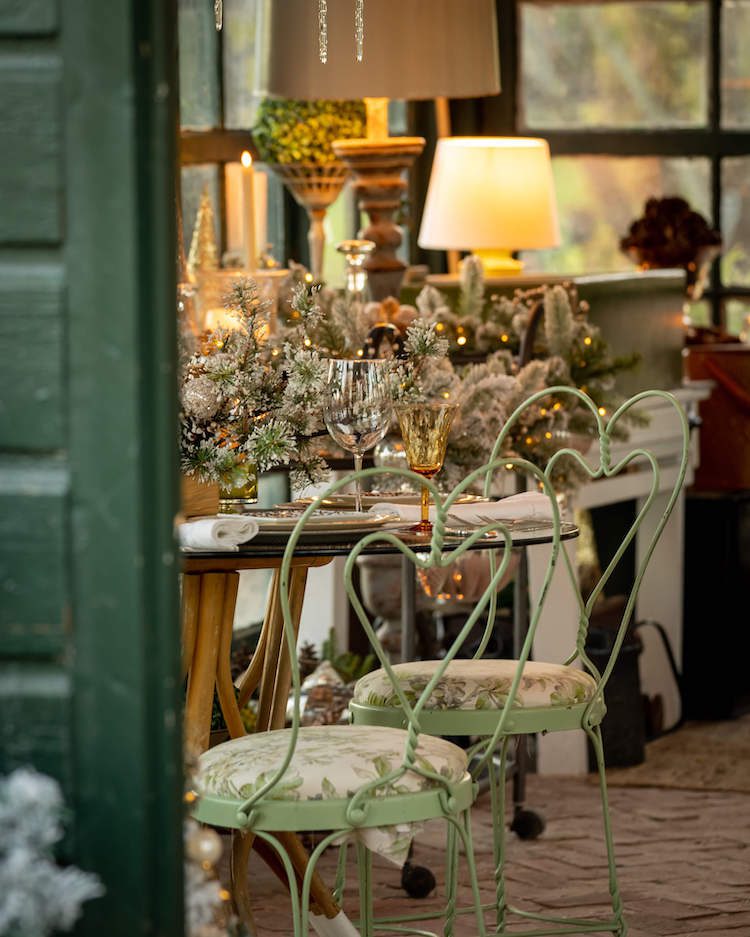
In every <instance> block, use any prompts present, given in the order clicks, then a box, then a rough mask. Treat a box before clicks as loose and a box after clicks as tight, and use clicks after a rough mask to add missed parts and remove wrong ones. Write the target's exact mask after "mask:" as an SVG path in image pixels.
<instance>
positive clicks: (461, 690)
mask: <svg viewBox="0 0 750 937" xmlns="http://www.w3.org/2000/svg"><path fill="white" fill-rule="evenodd" d="M550 395H552V396H554V397H555V398H557V399H560V398H562V397H564V396H565V395H569V396H572V397H575V398H578V401H579V402H580V403H581V404H582V405H583V406H585V407H587V408H588V409H589V410H590V412H591V415H592V419H593V421H595V425H596V429H597V433H598V439H599V452H598V458H596V457H595V455H594V454H593V453H592V452H588V453H587V454H586V456H585V457H584V456H583V455H582V454H581V453H580V452H578V451H576V450H575V449H572V448H565V449H561V450H559V451H557V452H556V453H555V454H554V455H553V456H552V457H551V458H550V460H549V462H548V464H547V466H546V468H545V470H544V471H541V470H540V469H538V468H536V467H535V466H533V465H531V464H530V463H528V462H524V461H523V460H521V459H516V458H508V459H502V460H500V459H499V458H498V457H499V456H500V454H501V453H502V452H503V450H504V448H505V440H506V438H507V436H508V433H509V431H510V429H511V427H512V426H513V424H514V423H515V421H517V420H519V419H520V418H522V417H523V414H524V411H525V410H526V409H527V408H528V407H530V406H533V405H534V404H536V403H537V402H538V401H541V400H543V399H545V398H548V397H549V396H550ZM653 398H661V400H662V401H666V402H667V403H668V404H670V405H672V406H673V407H674V409H675V411H676V414H677V418H678V420H679V422H680V425H681V430H682V437H683V448H682V456H681V459H680V461H679V464H678V465H677V466H676V467H673V468H672V469H671V470H672V471H674V472H675V478H674V485H673V487H672V488H671V494H670V497H669V500H668V503H667V506H666V510H665V511H664V513H663V515H662V516H661V518H660V519H659V521H658V524H656V526H655V531H654V534H653V536H652V538H651V540H650V542H649V543H648V545H647V547H646V549H645V550H643V552H642V553H641V557H642V558H641V560H640V562H639V564H638V568H637V569H636V575H635V582H634V585H633V588H632V591H631V593H630V595H629V596H628V600H627V603H626V606H625V608H624V612H623V615H622V619H621V621H620V623H619V626H618V629H617V631H616V634H615V638H614V643H613V648H612V653H611V656H610V658H609V660H608V662H607V665H606V667H604V669H603V670H602V671H601V672H599V671H598V670H597V668H596V667H595V666H594V664H593V663H592V662H591V660H590V659H589V657H588V656H587V654H586V650H585V644H586V637H587V632H588V626H589V618H590V616H591V613H592V610H593V608H594V605H595V603H596V601H597V599H598V597H599V596H600V595H601V594H602V590H603V589H604V587H605V586H606V584H607V581H608V580H609V578H610V576H611V575H612V573H613V571H614V570H615V568H616V566H617V564H618V563H619V561H620V559H621V558H622V556H623V554H624V553H625V551H626V550H627V548H628V546H629V545H630V544H631V543H632V541H633V539H634V538H635V536H636V533H637V531H638V529H639V527H640V526H641V524H642V522H643V520H644V518H645V517H646V516H647V515H648V514H649V512H650V511H651V509H652V506H653V505H654V502H655V500H656V497H657V494H658V493H659V491H660V467H659V464H658V462H657V460H656V458H655V457H654V455H653V454H652V453H650V452H648V451H646V450H644V449H642V448H634V449H632V450H631V451H629V452H628V453H627V454H626V455H625V456H624V457H622V458H620V459H619V460H618V461H617V462H616V463H614V464H613V461H612V454H611V443H612V438H613V433H615V432H616V430H617V427H618V424H620V425H621V420H622V418H623V416H624V414H626V413H627V412H628V411H629V410H630V409H631V408H632V407H635V406H637V405H638V404H639V403H642V402H643V401H646V400H648V399H653ZM688 432H689V431H688V423H687V420H686V418H685V414H684V413H683V411H682V408H681V407H680V405H679V404H678V402H677V401H676V400H675V398H674V397H672V396H671V395H670V394H667V393H664V392H661V391H649V392H644V393H642V394H639V395H637V396H636V397H633V398H632V399H631V400H629V401H627V402H626V403H624V404H623V405H622V406H621V407H620V408H619V409H618V410H617V411H616V412H615V413H614V414H613V415H612V417H611V419H609V421H608V422H607V423H606V424H605V422H604V420H603V418H602V416H601V415H600V414H599V412H598V410H597V407H596V406H595V405H594V403H593V402H592V401H591V400H590V399H589V398H588V397H587V396H586V395H585V394H583V393H582V392H581V391H578V390H576V389H573V388H568V387H557V388H550V389H548V390H545V391H541V392H539V393H537V394H534V395H533V396H532V397H530V398H529V399H528V400H527V401H526V402H525V403H524V404H522V405H521V406H519V407H518V409H517V410H516V411H515V412H514V413H513V414H512V415H511V416H510V418H509V420H508V421H507V423H506V425H505V426H504V428H503V430H502V432H501V433H500V435H499V437H498V439H497V442H496V444H495V447H494V450H493V454H492V455H493V458H492V461H491V462H490V464H489V465H488V466H486V467H485V468H484V469H480V470H479V472H477V473H474V475H473V476H471V477H470V478H468V479H466V480H465V481H464V482H462V484H461V485H460V486H459V488H458V489H456V490H455V491H454V492H453V493H452V494H451V496H450V497H449V498H448V499H447V501H446V502H445V503H444V504H442V505H439V506H438V511H437V522H436V527H437V526H438V525H441V524H443V523H445V517H446V515H447V514H448V513H449V512H450V508H451V504H452V503H453V500H454V499H455V498H456V497H457V496H458V495H459V494H460V491H461V490H463V489H465V488H466V487H468V486H469V485H471V484H472V483H473V482H474V481H475V480H476V476H477V475H478V474H482V473H484V475H485V492H486V493H489V491H490V490H491V485H492V474H493V473H494V471H495V470H496V469H497V466H498V464H499V463H502V464H504V465H512V466H513V467H514V468H515V469H516V470H518V471H519V472H520V471H522V472H524V473H525V474H526V475H527V476H528V477H530V478H531V479H532V480H534V481H535V482H536V483H537V484H538V485H539V487H540V488H541V489H542V490H543V491H544V492H546V494H547V495H548V497H549V499H550V506H551V512H552V519H553V520H552V526H553V544H552V549H551V553H550V558H549V562H548V566H547V569H546V574H545V578H544V581H543V587H542V589H541V593H540V595H539V597H538V599H537V600H536V602H535V603H534V607H533V608H532V609H531V613H530V616H529V627H528V631H527V634H526V637H525V640H524V642H523V646H522V648H521V650H520V654H519V658H518V660H515V661H509V660H483V659H482V654H483V653H484V648H485V647H486V646H487V643H488V641H489V639H490V636H491V633H492V629H493V626H494V620H495V605H496V598H495V595H494V594H492V595H491V596H490V597H489V603H486V602H485V603H484V604H488V605H489V614H488V620H487V625H486V628H485V631H484V634H483V639H482V641H481V643H480V646H479V649H478V650H477V651H476V653H475V654H474V656H473V659H469V660H456V661H452V662H451V664H450V666H449V667H448V668H447V669H446V667H445V661H418V662H414V663H401V664H397V665H394V666H391V665H390V664H386V665H385V666H384V667H383V668H382V669H381V670H379V671H376V672H374V673H371V674H368V675H367V676H365V677H363V678H362V679H361V680H359V681H358V683H357V686H356V688H355V693H354V700H353V701H352V703H351V705H350V712H351V714H352V719H353V721H354V723H355V724H356V725H368V726H375V725H382V726H398V725H401V724H402V712H403V713H406V712H408V711H409V710H408V708H407V706H408V701H410V700H412V699H414V698H415V697H417V696H418V698H419V701H420V703H419V707H418V710H417V709H416V708H414V709H413V710H411V713H410V716H411V718H412V719H413V718H414V717H415V716H416V718H417V721H418V725H419V728H420V729H421V730H422V731H423V732H430V733H434V734H435V735H450V736H457V735H459V736H460V735H465V736H471V737H478V738H480V741H479V742H478V743H477V744H476V745H475V747H474V748H473V752H474V754H475V755H479V758H478V760H477V762H476V763H475V764H476V767H475V775H476V773H477V772H478V771H481V770H484V769H485V768H486V769H487V771H488V772H489V775H490V791H491V809H492V813H493V828H494V829H493V832H494V862H495V869H496V881H495V888H496V900H495V902H494V903H493V905H491V906H490V907H493V906H494V909H495V916H496V921H495V927H496V933H498V934H506V933H513V931H512V930H509V929H508V926H509V916H510V915H511V914H517V915H520V916H521V919H525V920H526V922H527V924H528V921H529V919H532V920H537V921H538V922H539V923H538V927H539V929H536V930H533V931H532V930H529V931H524V932H523V933H524V935H527V934H535V935H536V934H538V935H541V934H566V933H568V934H572V933H575V934H580V933H586V932H590V931H599V932H601V931H610V932H611V933H613V934H615V935H618V937H623V935H624V934H626V932H627V928H626V923H625V919H624V916H623V909H622V904H621V900H620V893H619V888H618V884H617V870H616V866H615V857H614V851H613V842H612V830H611V824H610V818H609V809H608V803H607V786H606V777H605V768H604V754H603V749H602V736H601V731H600V724H601V722H602V719H603V718H604V715H605V713H606V707H605V702H604V696H605V688H606V685H607V681H608V680H609V678H610V675H611V674H612V669H613V667H614V666H615V662H616V660H617V655H618V653H619V651H620V647H621V645H622V643H623V640H624V638H625V634H626V629H627V627H628V624H629V623H630V621H631V619H632V617H633V611H634V608H635V602H636V598H637V594H638V590H639V587H640V584H641V581H642V579H643V575H644V573H645V570H646V566H647V564H648V561H649V559H650V557H651V555H652V553H653V551H654V548H655V546H656V543H657V540H658V538H659V536H660V535H661V532H662V530H663V528H664V525H665V524H666V522H667V519H668V517H669V515H670V513H671V510H672V508H673V506H674V504H675V501H676V500H677V497H678V495H679V493H680V489H681V487H682V485H683V481H684V478H685V472H686V469H687V463H688ZM562 459H572V460H573V461H574V462H575V463H576V464H577V465H578V466H579V467H580V468H581V470H583V471H584V472H585V473H586V475H588V476H589V477H590V478H591V479H600V478H610V477H612V476H615V475H617V474H618V473H619V472H621V471H623V470H625V469H627V468H629V467H632V466H633V464H634V463H637V464H638V466H639V468H640V469H641V470H645V471H649V470H650V472H651V487H650V491H649V494H648V496H647V497H646V498H645V500H644V502H643V506H642V508H641V509H640V510H639V511H638V512H637V516H636V518H635V521H634V523H633V524H632V526H631V527H630V529H629V530H628V531H627V534H626V536H625V537H624V539H623V541H622V543H621V545H620V547H619V549H618V550H617V552H616V554H615V555H614V557H613V559H612V561H611V563H610V564H609V566H608V567H607V568H606V570H605V571H604V572H603V574H602V576H601V579H600V581H599V582H598V583H597V584H596V587H595V588H594V590H593V592H592V593H591V594H590V597H589V598H588V599H587V600H586V601H584V600H583V597H582V596H581V591H580V588H579V585H578V580H577V575H576V571H575V568H574V564H573V562H572V561H571V559H570V557H569V555H568V552H567V551H566V550H564V549H561V543H560V537H561V523H560V514H559V507H558V502H557V499H556V497H555V492H554V490H553V486H552V484H551V482H550V478H551V477H552V475H553V473H554V471H555V468H556V467H558V466H559V463H560V460H562ZM492 529H497V530H498V531H499V532H500V533H503V534H504V535H505V536H507V534H508V531H507V528H506V527H505V526H504V525H503V524H501V523H497V522H495V523H494V524H489V525H487V526H486V527H484V528H482V530H492ZM560 555H562V558H563V563H562V564H561V565H563V566H564V568H565V569H566V570H567V574H568V576H569V578H570V580H571V583H572V586H573V589H574V593H575V596H576V601H577V605H578V629H577V636H576V639H575V646H574V648H573V649H572V650H571V653H570V656H569V657H568V658H567V659H566V660H565V661H563V662H562V663H561V664H560V663H547V662H540V661H531V660H530V655H531V650H532V647H533V642H534V638H535V634H536V631H537V626H538V624H539V619H540V615H541V612H542V607H543V602H544V598H545V595H546V593H547V591H548V588H549V585H550V581H551V578H552V575H553V573H554V571H555V567H556V566H557V564H558V559H559V557H560ZM490 563H491V569H493V570H494V566H495V561H494V560H493V559H492V558H491V559H490ZM485 598H486V597H485ZM478 609H479V606H478V608H477V609H475V610H474V613H473V614H472V615H471V617H470V618H469V621H468V622H467V625H468V624H474V623H475V622H476V621H477V620H478V618H479V615H478V614H477V612H478ZM361 618H362V616H361V615H360V619H361ZM464 630H466V629H464ZM394 684H395V685H396V686H398V691H394V690H392V689H391V687H392V686H393V685H394ZM569 729H583V730H584V732H585V733H586V735H587V736H588V738H589V739H590V740H591V744H592V746H593V750H594V753H595V756H596V763H597V768H598V772H599V788H600V793H601V800H602V809H603V814H604V836H605V839H606V848H607V856H608V869H609V891H610V895H611V902H612V916H611V917H610V918H609V919H607V920H602V921H592V920H590V919H589V920H573V919H570V918H564V917H550V916H544V915H542V914H535V913H531V912H527V911H522V910H520V909H518V908H514V907H511V906H510V905H509V904H508V903H507V900H506V893H505V878H504V862H505V769H506V764H507V762H506V757H507V751H508V745H509V742H510V740H511V738H513V737H514V736H523V735H528V734H532V733H541V732H556V731H563V730H569ZM498 756H499V757H498Z"/></svg>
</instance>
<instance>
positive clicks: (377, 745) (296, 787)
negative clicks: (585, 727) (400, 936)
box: [197, 726, 467, 864]
mask: <svg viewBox="0 0 750 937" xmlns="http://www.w3.org/2000/svg"><path fill="white" fill-rule="evenodd" d="M290 732H291V730H290V729H278V730H276V731H273V732H258V733H256V734H254V735H246V736H244V737H243V738H239V739H232V740H231V741H229V742H223V743H222V744H221V745H217V746H216V747H215V748H212V749H210V750H209V751H207V752H204V753H203V754H202V755H201V757H200V760H199V763H198V776H197V789H198V791H199V793H200V794H202V795H204V796H214V797H227V798H237V799H238V800H246V799H247V798H248V797H250V796H251V795H252V794H253V793H254V792H255V791H257V790H258V788H260V787H261V786H262V785H263V784H265V783H266V782H267V781H268V779H269V778H270V777H272V775H273V774H274V772H275V771H276V769H277V768H278V766H279V765H280V764H281V762H282V760H283V758H284V756H285V754H286V752H287V749H288V747H289V741H290ZM406 738H407V733H406V732H405V731H404V730H403V729H389V728H385V727H381V726H368V727H365V726H362V727H358V726H306V727H304V728H302V729H300V730H299V735H298V736H297V745H296V747H295V750H294V754H293V756H292V760H291V762H290V763H289V766H288V767H287V769H286V772H285V773H284V775H283V777H282V778H281V779H280V781H279V782H278V784H277V785H276V786H275V787H274V788H272V789H271V790H270V791H269V792H268V794H267V795H266V796H267V797H269V798H273V799H274V800H290V801H299V800H332V799H344V798H347V797H350V796H351V795H352V794H354V793H355V792H356V791H357V790H358V789H359V788H361V787H363V786H364V785H365V784H368V783H369V782H370V781H374V780H376V779H377V778H381V777H383V776H384V775H386V774H388V773H390V772H391V771H393V770H394V769H396V768H398V767H399V765H400V764H401V762H402V760H403V757H404V750H405V746H406ZM416 763H417V765H418V766H419V767H422V768H424V769H426V770H428V771H432V772H434V773H435V774H438V775H440V776H441V777H444V778H446V780H448V781H454V782H457V781H460V780H461V779H462V778H464V776H465V775H466V771H467V759H466V753H465V752H464V751H463V749H461V748H459V747H458V746H457V745H453V744H452V743H451V742H446V741H444V740H443V739H440V738H435V737H433V736H429V735H421V736H420V737H419V745H418V747H417V757H416ZM438 783H439V782H436V781H433V780H432V779H431V778H425V777H423V776H422V775H421V774H418V773H417V772H415V771H407V772H406V774H404V775H403V776H402V777H400V778H399V779H398V780H397V781H396V782H395V783H390V784H388V785H384V786H383V787H381V788H378V789H377V791H376V792H375V793H374V794H373V796H377V797H389V796H393V795H396V794H406V793H411V792H415V791H422V790H427V789H428V788H432V787H436V786H437V785H438ZM418 826H419V825H418V824H413V823H404V824H400V825H399V826H397V827H394V826H387V827H382V828H377V829H369V830H367V829H365V830H362V831H359V832H358V833H357V834H356V836H358V837H361V839H362V841H363V842H364V843H365V844H366V845H367V846H368V847H369V848H370V849H372V850H373V851H375V852H379V853H380V854H381V855H383V856H385V857H386V858H388V859H391V860H392V861H393V862H396V863H397V864H401V863H403V862H404V861H405V859H406V856H407V854H408V850H409V845H410V843H411V839H412V837H413V835H414V834H415V832H416V830H417V829H418Z"/></svg>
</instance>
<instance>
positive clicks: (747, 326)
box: [723, 299, 750, 342]
mask: <svg viewBox="0 0 750 937" xmlns="http://www.w3.org/2000/svg"><path fill="white" fill-rule="evenodd" d="M723 322H724V324H725V326H726V329H727V332H731V333H732V335H739V336H741V337H742V340H743V341H744V342H750V299H727V300H725V301H724V315H723Z"/></svg>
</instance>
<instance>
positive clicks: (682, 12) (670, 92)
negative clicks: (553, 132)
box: [520, 0, 709, 130]
mask: <svg viewBox="0 0 750 937" xmlns="http://www.w3.org/2000/svg"><path fill="white" fill-rule="evenodd" d="M708 27H709V18H708V4H707V3H705V2H686V3H671V2H660V0H644V2H639V3H581V4H579V3H564V4H563V3H552V4H546V3H545V4H537V3H523V4H522V5H521V95H520V111H521V121H522V123H523V124H524V125H525V126H526V127H539V128H562V129H566V130H567V129H571V128H577V127H586V128H592V127H696V126H703V125H705V124H706V122H707V115H708V105H707V100H708V99H707V93H706V89H707V87H708V70H707V69H708V37H709V28H708Z"/></svg>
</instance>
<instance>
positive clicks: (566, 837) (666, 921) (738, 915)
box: [251, 776, 750, 937]
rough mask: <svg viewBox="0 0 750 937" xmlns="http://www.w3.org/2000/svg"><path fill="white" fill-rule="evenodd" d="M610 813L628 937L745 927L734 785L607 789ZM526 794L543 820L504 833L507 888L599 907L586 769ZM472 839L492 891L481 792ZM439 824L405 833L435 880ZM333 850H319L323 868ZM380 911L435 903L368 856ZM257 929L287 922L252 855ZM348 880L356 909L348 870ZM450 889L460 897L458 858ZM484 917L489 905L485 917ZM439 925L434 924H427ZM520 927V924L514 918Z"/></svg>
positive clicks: (280, 929)
mask: <svg viewBox="0 0 750 937" xmlns="http://www.w3.org/2000/svg"><path fill="white" fill-rule="evenodd" d="M610 799H611V808H612V819H613V826H614V832H615V843H616V846H617V857H618V866H619V869H620V886H621V891H622V896H623V902H624V906H625V912H626V916H627V920H628V925H629V937H750V795H747V794H737V793H719V792H701V791H682V790H667V789H657V788H612V789H611V790H610ZM528 804H529V806H531V807H533V808H534V809H535V810H538V811H539V812H541V813H542V814H543V815H544V817H545V818H546V821H547V829H546V831H545V833H544V834H543V836H542V837H540V838H539V839H538V840H535V841H522V840H519V839H518V838H517V837H516V836H515V835H513V834H511V835H510V836H509V841H508V858H507V866H506V868H507V879H508V895H509V899H510V901H511V902H512V903H515V904H516V905H521V906H523V907H526V908H527V909H529V910H532V911H535V910H553V909H554V911H555V912H556V913H558V914H567V915H571V916H573V917H578V918H589V917H595V916H597V915H602V914H604V913H606V910H607V902H608V892H607V879H606V868H605V865H604V855H605V854H604V847H603V841H602V836H601V820H600V813H599V809H598V807H599V800H598V791H597V788H596V787H595V786H593V785H591V784H589V783H587V781H586V780H585V779H574V778H547V777H545V778H540V777H535V776H534V777H531V778H530V779H529V785H528ZM474 816H475V823H474V845H475V852H476V856H477V862H478V866H479V871H480V879H481V883H482V893H483V898H484V899H485V900H490V899H491V898H492V890H493V883H492V876H491V868H492V857H491V842H492V841H491V832H490V824H489V807H488V798H487V797H486V796H485V797H483V798H482V799H480V802H479V804H478V806H477V807H476V808H475V814H474ZM442 841H443V833H442V831H441V830H440V829H439V828H435V827H433V826H432V825H430V826H428V828H426V830H425V831H424V832H423V834H422V835H421V836H420V838H419V839H418V841H417V843H416V849H415V856H414V861H415V862H416V863H419V864H422V865H426V866H428V867H430V868H432V869H433V871H434V872H435V874H436V876H437V877H438V893H440V892H441V891H442V884H441V881H440V879H441V866H442ZM333 859H334V857H333V855H330V856H329V855H326V856H325V857H324V860H323V862H324V865H323V866H322V868H323V871H330V869H331V864H332V862H333ZM374 867H375V873H374V874H375V881H376V902H377V910H378V912H379V913H382V914H388V913H418V912H420V911H421V910H422V909H424V908H426V907H429V906H432V907H435V906H436V905H435V904H434V902H433V901H432V900H431V899H427V900H426V901H423V902H420V901H414V900H411V899H409V898H408V897H407V896H406V895H405V893H404V892H403V891H402V889H401V888H400V885H399V881H400V871H399V870H397V869H396V868H395V867H393V866H391V865H389V864H388V863H386V862H384V861H383V862H381V861H379V860H378V861H376V862H375V864H374ZM251 874H252V876H253V882H254V888H255V890H256V894H257V895H258V906H257V913H256V925H257V931H258V937H265V935H269V937H271V935H282V934H283V935H287V934H290V933H291V927H290V924H289V919H288V917H287V916H286V915H285V913H284V911H283V907H284V901H285V900H284V898H283V892H282V890H281V887H280V886H279V885H278V884H277V883H276V882H275V881H273V880H272V879H271V878H270V876H269V874H268V873H267V872H266V871H265V870H264V869H263V868H262V867H261V865H260V863H257V862H256V863H254V865H253V867H252V870H251ZM351 878H352V881H351V882H350V883H349V886H348V890H347V901H348V902H349V904H348V910H349V912H350V915H351V916H352V917H355V916H356V914H357V909H356V875H354V874H352V876H351ZM460 881H461V892H462V896H463V898H467V897H468V889H467V888H466V874H465V870H464V869H463V868H462V870H461V875H460ZM491 923H492V921H491V918H490V917H489V916H488V919H487V924H488V927H490V925H491ZM432 926H433V927H434V929H435V930H437V931H438V932H440V930H441V928H440V926H439V924H437V923H434V924H433V925H432ZM522 929H523V928H522ZM476 933H477V930H476V925H475V923H474V921H473V919H472V917H471V916H466V917H462V918H460V919H459V922H458V925H457V928H456V937H475V935H476Z"/></svg>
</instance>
